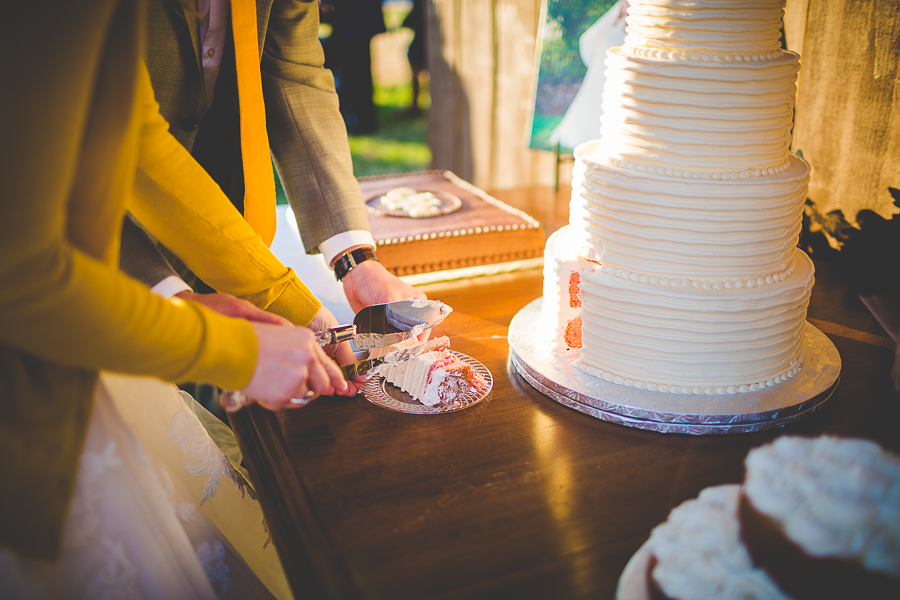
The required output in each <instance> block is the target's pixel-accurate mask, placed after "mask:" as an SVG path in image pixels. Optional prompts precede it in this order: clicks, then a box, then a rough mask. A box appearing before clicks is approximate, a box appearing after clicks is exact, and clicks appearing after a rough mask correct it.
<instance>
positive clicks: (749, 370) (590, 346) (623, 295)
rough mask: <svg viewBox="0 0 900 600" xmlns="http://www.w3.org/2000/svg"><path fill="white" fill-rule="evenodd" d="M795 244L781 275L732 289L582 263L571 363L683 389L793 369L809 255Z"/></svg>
mask: <svg viewBox="0 0 900 600" xmlns="http://www.w3.org/2000/svg"><path fill="white" fill-rule="evenodd" d="M795 253H796V258H795V260H796V262H797V269H796V270H795V271H794V272H793V273H792V274H791V275H790V276H789V277H787V278H786V279H785V280H784V281H782V282H780V283H778V284H776V285H770V286H763V287H757V288H746V289H741V290H702V289H701V290H696V289H676V288H671V287H663V286H659V285H650V284H645V283H641V282H640V281H631V280H630V279H622V278H619V277H615V276H613V275H609V274H608V273H604V272H602V271H601V270H598V271H597V272H595V273H583V274H582V276H581V286H582V308H581V319H582V322H583V328H582V344H583V347H582V351H581V358H580V359H579V367H580V368H581V370H583V371H585V372H587V373H588V374H591V375H595V376H597V374H598V372H599V374H600V376H602V377H603V378H604V379H607V380H611V381H614V382H618V380H621V382H622V383H626V384H627V381H628V380H630V381H631V382H632V385H634V387H638V388H646V389H650V390H657V391H663V392H674V393H692V394H698V393H702V394H730V393H736V392H743V391H756V390H759V389H761V388H765V387H771V386H773V385H777V384H778V383H780V382H783V381H785V380H787V379H788V378H790V377H793V376H794V375H795V374H796V373H797V372H798V371H799V368H800V366H801V364H802V361H803V356H802V332H803V327H804V322H805V320H806V309H807V306H808V303H809V293H810V289H811V288H812V282H813V279H812V273H813V268H812V261H810V260H809V258H808V257H807V256H806V255H805V254H803V253H802V252H801V251H799V250H795ZM610 377H612V379H610Z"/></svg>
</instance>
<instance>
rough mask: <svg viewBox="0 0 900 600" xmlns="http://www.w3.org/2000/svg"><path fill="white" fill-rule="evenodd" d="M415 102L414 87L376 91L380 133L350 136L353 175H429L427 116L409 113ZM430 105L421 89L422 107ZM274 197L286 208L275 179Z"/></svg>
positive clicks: (423, 113) (276, 178)
mask: <svg viewBox="0 0 900 600" xmlns="http://www.w3.org/2000/svg"><path fill="white" fill-rule="evenodd" d="M411 100H412V85H411V84H409V83H407V84H405V85H400V86H394V87H377V86H376V88H375V104H376V106H377V108H378V131H376V132H375V133H373V134H369V135H351V136H350V137H349V140H350V155H351V158H352V159H353V174H354V175H355V176H356V177H365V176H367V175H388V174H392V173H410V172H413V171H426V170H428V169H429V168H430V165H431V150H430V149H429V148H428V116H427V111H426V110H422V111H420V112H419V113H418V114H416V115H411V114H409V112H408V108H409V103H410V101H411ZM430 104H431V98H430V97H429V96H428V86H427V85H423V86H422V94H421V97H420V98H419V105H420V106H423V107H427V106H429V105H430ZM275 193H276V196H275V197H276V202H277V203H278V204H287V198H286V197H285V195H284V189H283V188H282V187H281V182H280V181H279V180H278V175H277V174H276V175H275Z"/></svg>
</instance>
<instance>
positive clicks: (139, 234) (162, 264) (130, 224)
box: [119, 214, 178, 288]
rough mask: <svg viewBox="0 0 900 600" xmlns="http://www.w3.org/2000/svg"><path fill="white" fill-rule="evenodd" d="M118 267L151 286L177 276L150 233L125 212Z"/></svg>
mask: <svg viewBox="0 0 900 600" xmlns="http://www.w3.org/2000/svg"><path fill="white" fill-rule="evenodd" d="M119 268H120V269H121V270H122V272H123V273H125V274H127V275H128V276H129V277H132V278H133V279H137V280H138V281H140V282H142V283H145V284H147V286H148V287H151V288H152V287H153V286H154V285H156V284H157V283H159V282H160V281H162V280H163V279H165V278H167V277H172V276H176V277H177V276H178V273H176V272H175V269H173V268H172V265H170V264H169V261H167V260H166V257H165V256H163V255H162V253H161V252H160V251H159V247H157V245H156V244H155V243H154V242H153V239H152V238H151V237H150V234H148V233H147V231H146V230H145V229H144V228H143V227H141V225H140V224H139V223H138V222H137V221H135V220H134V217H132V216H131V214H126V215H125V219H124V221H123V222H122V247H121V249H120V250H119Z"/></svg>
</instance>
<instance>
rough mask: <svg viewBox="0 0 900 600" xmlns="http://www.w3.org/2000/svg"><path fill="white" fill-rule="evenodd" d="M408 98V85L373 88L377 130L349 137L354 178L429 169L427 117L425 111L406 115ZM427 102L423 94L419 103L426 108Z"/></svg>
mask: <svg viewBox="0 0 900 600" xmlns="http://www.w3.org/2000/svg"><path fill="white" fill-rule="evenodd" d="M411 99H412V88H411V86H410V85H409V84H406V85H401V86H396V87H391V88H381V87H379V88H376V89H375V104H376V106H377V107H378V131H376V132H375V133H372V134H369V135H351V136H350V155H351V156H352V158H353V174H354V175H356V176H357V177H365V176H367V175H386V174H391V173H409V172H411V171H424V170H427V169H428V168H429V165H430V164H431V150H430V149H429V148H428V142H427V136H428V118H427V116H426V113H425V112H424V111H420V112H419V113H418V114H416V115H411V114H410V113H409V112H408V107H409V104H410V101H411ZM428 100H429V99H428V98H427V94H425V97H424V98H420V103H421V104H423V105H427V104H428Z"/></svg>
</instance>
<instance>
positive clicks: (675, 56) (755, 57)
mask: <svg viewBox="0 0 900 600" xmlns="http://www.w3.org/2000/svg"><path fill="white" fill-rule="evenodd" d="M624 49H625V50H628V51H630V52H631V54H632V55H634V56H637V57H638V58H652V59H658V60H678V61H691V62H754V61H761V60H775V59H777V58H781V57H782V56H784V51H783V50H774V51H771V52H758V53H755V54H749V53H741V52H735V53H731V52H696V51H694V52H687V51H681V50H661V49H658V48H643V47H635V46H627V45H626V46H625V48H624Z"/></svg>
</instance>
